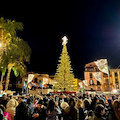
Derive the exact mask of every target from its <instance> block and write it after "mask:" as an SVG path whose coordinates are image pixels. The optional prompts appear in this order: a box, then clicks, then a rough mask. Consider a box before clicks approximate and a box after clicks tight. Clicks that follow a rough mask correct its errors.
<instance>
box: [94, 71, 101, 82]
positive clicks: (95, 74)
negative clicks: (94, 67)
mask: <svg viewBox="0 0 120 120" xmlns="http://www.w3.org/2000/svg"><path fill="white" fill-rule="evenodd" d="M93 75H94V76H95V79H96V80H97V81H99V82H101V80H102V76H101V72H95V73H93Z"/></svg>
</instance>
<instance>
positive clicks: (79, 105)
mask: <svg viewBox="0 0 120 120" xmlns="http://www.w3.org/2000/svg"><path fill="white" fill-rule="evenodd" d="M75 106H76V108H77V109H78V119H79V120H84V119H85V115H84V111H83V102H82V100H79V99H78V100H77V102H76V104H75Z"/></svg>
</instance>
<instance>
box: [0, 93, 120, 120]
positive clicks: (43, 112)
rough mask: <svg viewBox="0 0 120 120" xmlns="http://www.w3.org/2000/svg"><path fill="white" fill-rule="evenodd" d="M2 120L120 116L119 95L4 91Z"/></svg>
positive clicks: (116, 119) (0, 110) (98, 119)
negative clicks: (22, 93)
mask: <svg viewBox="0 0 120 120" xmlns="http://www.w3.org/2000/svg"><path fill="white" fill-rule="evenodd" d="M0 120H120V96H119V95H104V94H99V95H97V94H96V95H94V94H81V93H79V94H65V93H56V94H55V93H49V94H44V95H42V94H37V95H32V94H29V95H9V94H8V95H7V94H3V95H2V97H1V99H0Z"/></svg>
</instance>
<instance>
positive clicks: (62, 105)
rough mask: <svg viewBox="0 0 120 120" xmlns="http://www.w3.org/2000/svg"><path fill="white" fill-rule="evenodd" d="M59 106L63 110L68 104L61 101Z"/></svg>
mask: <svg viewBox="0 0 120 120" xmlns="http://www.w3.org/2000/svg"><path fill="white" fill-rule="evenodd" d="M60 106H61V108H62V109H63V110H65V109H66V108H67V107H68V106H69V105H68V103H67V102H62V103H61V105H60Z"/></svg>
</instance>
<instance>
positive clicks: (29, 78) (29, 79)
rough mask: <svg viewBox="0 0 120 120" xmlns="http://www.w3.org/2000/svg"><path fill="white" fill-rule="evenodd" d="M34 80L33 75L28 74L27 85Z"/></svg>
mask: <svg viewBox="0 0 120 120" xmlns="http://www.w3.org/2000/svg"><path fill="white" fill-rule="evenodd" d="M33 78H34V75H33V74H29V75H28V83H29V82H31V81H32V80H33Z"/></svg>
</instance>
